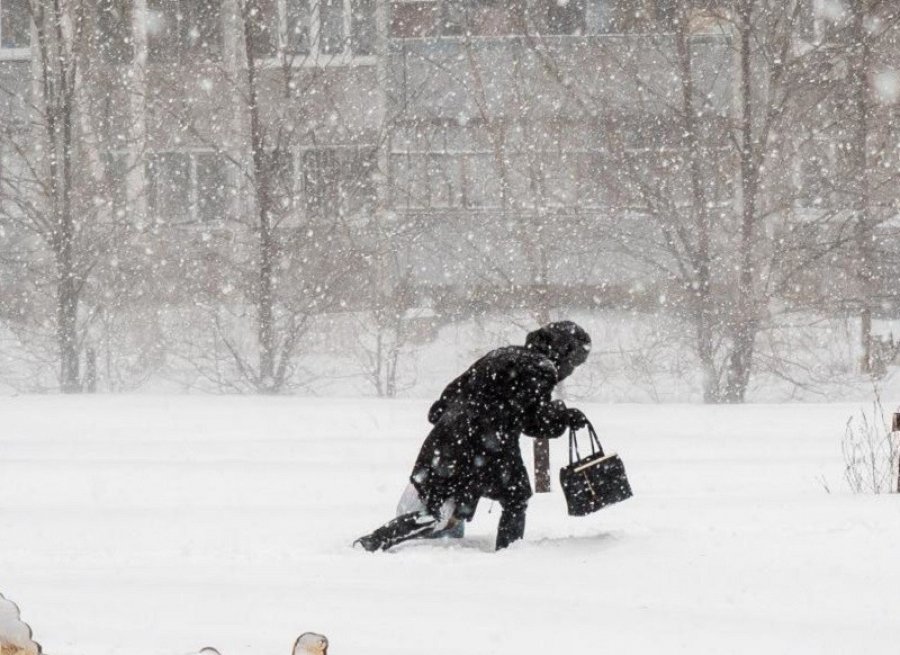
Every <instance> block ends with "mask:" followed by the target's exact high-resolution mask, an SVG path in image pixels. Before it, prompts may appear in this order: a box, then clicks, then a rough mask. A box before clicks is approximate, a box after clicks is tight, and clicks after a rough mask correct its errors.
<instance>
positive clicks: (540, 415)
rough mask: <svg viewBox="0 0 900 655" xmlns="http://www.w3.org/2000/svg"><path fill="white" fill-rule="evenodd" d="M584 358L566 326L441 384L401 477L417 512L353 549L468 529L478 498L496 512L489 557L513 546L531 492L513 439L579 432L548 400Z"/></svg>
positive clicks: (578, 334) (569, 415)
mask: <svg viewBox="0 0 900 655" xmlns="http://www.w3.org/2000/svg"><path fill="white" fill-rule="evenodd" d="M590 349H591V339H590V337H589V336H588V334H587V332H585V331H584V330H583V329H582V328H580V327H579V326H578V325H576V324H575V323H573V322H571V321H560V322H557V323H550V324H549V325H545V326H544V327H542V328H540V329H538V330H535V331H533V332H531V333H529V334H528V336H527V338H526V340H525V345H524V346H507V347H505V348H498V349H496V350H492V351H491V352H489V353H488V354H487V355H485V356H484V357H482V358H481V359H479V360H478V361H477V362H475V363H474V364H473V365H472V366H471V367H470V368H469V369H468V370H467V371H466V372H465V373H463V374H462V375H460V376H459V377H458V378H456V379H455V380H454V381H453V382H451V383H450V384H449V385H447V388H446V389H444V392H443V393H442V394H441V397H440V398H439V399H438V400H437V402H435V403H434V404H433V405H432V406H431V409H430V411H429V412H428V420H429V421H430V422H431V423H433V424H434V428H433V429H432V430H431V432H430V433H429V434H428V436H427V437H426V439H425V443H424V444H422V448H421V450H420V451H419V456H418V457H417V458H416V462H415V465H414V466H413V471H412V474H411V475H410V482H411V483H412V485H413V486H414V487H415V489H416V491H417V492H418V494H419V498H420V499H421V502H422V505H423V506H424V509H422V510H419V511H416V512H409V513H407V514H403V515H401V516H398V517H397V518H395V519H394V520H393V521H390V522H389V523H387V524H385V525H384V526H382V527H381V528H379V529H378V530H375V531H374V532H372V533H371V534H370V535H366V536H365V537H362V538H360V539H358V540H357V541H356V542H354V543H355V544H357V545H360V546H362V547H363V548H365V549H366V550H370V551H374V550H386V549H388V548H390V547H392V546H394V545H396V544H398V543H400V542H402V541H406V540H408V539H414V538H417V537H426V536H429V535H432V534H434V533H435V532H438V531H443V530H446V529H448V528H452V527H454V526H455V525H457V524H458V522H460V521H468V520H471V518H472V516H473V515H474V514H475V509H476V507H477V505H478V501H479V499H481V498H482V497H485V498H490V499H492V500H495V501H498V502H499V503H500V506H501V507H502V509H503V511H502V514H501V517H500V525H499V528H498V531H497V543H496V546H497V548H498V549H500V548H505V547H506V546H508V545H509V544H511V543H512V542H514V541H516V540H517V539H520V538H522V536H523V535H524V533H525V511H526V509H527V507H528V499H529V498H530V497H531V494H532V491H531V483H530V482H529V480H528V473H527V471H526V469H525V463H524V462H523V461H522V454H521V452H520V450H519V435H520V434H522V433H524V434H526V435H528V436H531V437H542V438H555V437H559V436H560V435H562V433H563V432H565V430H566V428H567V427H571V426H572V425H579V424H581V422H582V420H584V414H582V413H581V412H580V411H577V410H572V409H570V408H568V407H566V405H565V403H563V402H562V401H560V400H553V399H552V393H553V388H554V387H555V386H556V384H557V383H558V382H560V381H562V380H564V379H565V378H567V377H568V376H569V375H571V374H572V372H573V371H574V370H575V368H576V367H577V366H579V365H580V364H582V363H584V361H585V360H586V359H587V356H588V354H589V353H590Z"/></svg>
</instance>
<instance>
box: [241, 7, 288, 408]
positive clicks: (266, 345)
mask: <svg viewBox="0 0 900 655" xmlns="http://www.w3.org/2000/svg"><path fill="white" fill-rule="evenodd" d="M242 10H243V12H242V20H243V27H244V30H243V31H244V49H245V56H246V61H247V111H248V113H249V119H250V152H251V156H252V158H253V185H254V191H255V192H256V193H255V195H256V212H257V221H258V223H259V278H258V284H259V288H258V295H257V298H256V313H257V334H258V340H259V377H258V383H257V385H258V389H259V391H263V392H270V393H275V392H277V391H279V387H280V381H279V383H276V379H275V356H276V353H275V319H274V303H275V301H274V286H275V285H274V279H273V277H274V268H273V261H274V259H275V243H274V238H273V234H272V225H271V197H270V195H271V194H270V193H269V179H268V171H267V170H266V152H265V137H264V135H263V132H262V125H261V123H260V116H259V104H258V99H257V89H256V60H255V56H254V45H253V30H252V29H251V25H252V21H253V20H255V18H254V17H253V16H250V15H249V3H245V4H244V5H242Z"/></svg>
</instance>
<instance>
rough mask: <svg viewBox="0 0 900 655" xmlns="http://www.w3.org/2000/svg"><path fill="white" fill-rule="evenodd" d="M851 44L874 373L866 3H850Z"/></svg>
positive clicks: (866, 316)
mask: <svg viewBox="0 0 900 655" xmlns="http://www.w3.org/2000/svg"><path fill="white" fill-rule="evenodd" d="M850 4H851V12H850V14H851V19H850V23H851V43H850V52H851V55H850V60H851V61H850V87H851V90H852V94H853V99H852V112H853V114H852V115H853V120H854V129H853V133H854V134H853V141H852V143H851V144H850V147H851V149H852V150H851V152H852V158H853V164H852V165H853V171H852V173H851V175H852V183H853V208H854V210H855V214H856V230H855V238H856V250H857V260H856V262H855V271H856V276H857V288H858V298H859V306H860V337H861V340H862V343H861V346H862V352H863V356H862V358H861V366H860V368H861V370H862V372H863V373H872V372H873V371H874V366H873V364H874V362H873V361H872V357H873V352H872V301H873V295H874V289H873V282H874V278H875V275H874V271H875V266H876V264H875V258H876V254H875V252H874V249H875V245H874V244H875V242H874V234H873V232H874V226H873V221H872V208H871V198H870V189H869V170H868V169H869V157H868V140H869V120H870V108H869V99H868V94H869V80H868V78H869V62H870V61H871V56H872V53H871V49H872V46H871V41H870V36H869V33H868V29H867V26H866V18H867V16H868V2H867V0H855V1H854V2H851V3H850Z"/></svg>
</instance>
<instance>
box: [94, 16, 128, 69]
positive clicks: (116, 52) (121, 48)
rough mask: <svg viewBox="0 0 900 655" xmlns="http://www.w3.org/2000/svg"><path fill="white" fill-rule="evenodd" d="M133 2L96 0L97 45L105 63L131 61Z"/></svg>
mask: <svg viewBox="0 0 900 655" xmlns="http://www.w3.org/2000/svg"><path fill="white" fill-rule="evenodd" d="M133 4H134V3H133V2H132V0H97V8H96V11H97V47H98V49H99V50H100V56H101V57H102V58H103V60H104V61H106V62H107V63H111V64H120V63H121V64H125V63H129V62H130V61H131V58H132V54H133V50H132V48H133V43H132V38H131V8H132V6H133Z"/></svg>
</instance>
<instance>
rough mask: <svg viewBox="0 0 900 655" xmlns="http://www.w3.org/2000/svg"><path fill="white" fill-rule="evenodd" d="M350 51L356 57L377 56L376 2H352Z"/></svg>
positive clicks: (352, 0)
mask: <svg viewBox="0 0 900 655" xmlns="http://www.w3.org/2000/svg"><path fill="white" fill-rule="evenodd" d="M350 8H351V14H350V50H351V51H352V52H353V54H355V55H360V56H365V55H374V54H375V38H376V35H377V31H376V25H375V0H350Z"/></svg>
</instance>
